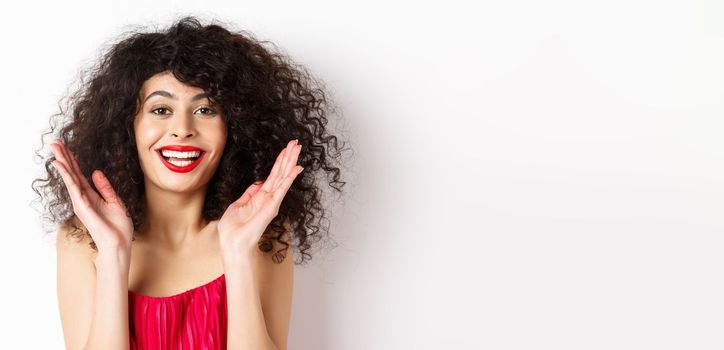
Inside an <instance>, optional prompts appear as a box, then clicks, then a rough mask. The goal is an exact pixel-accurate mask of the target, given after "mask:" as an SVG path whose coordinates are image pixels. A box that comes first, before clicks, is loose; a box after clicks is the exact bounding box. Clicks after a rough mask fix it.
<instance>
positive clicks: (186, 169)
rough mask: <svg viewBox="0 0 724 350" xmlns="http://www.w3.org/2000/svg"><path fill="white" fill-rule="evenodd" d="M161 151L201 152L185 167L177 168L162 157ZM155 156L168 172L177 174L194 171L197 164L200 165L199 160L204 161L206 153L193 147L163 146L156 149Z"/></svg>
mask: <svg viewBox="0 0 724 350" xmlns="http://www.w3.org/2000/svg"><path fill="white" fill-rule="evenodd" d="M161 150H169V151H177V152H190V151H201V155H199V157H198V158H196V160H195V161H194V162H193V163H191V164H189V165H186V166H178V165H175V164H171V163H169V162H168V161H167V160H166V158H164V157H163V155H162V154H161ZM156 154H158V158H159V159H161V163H163V165H165V166H166V167H167V168H168V169H169V170H171V171H174V172H177V173H187V172H189V171H191V170H194V168H196V167H197V166H198V165H199V164H201V160H203V159H204V156H205V155H206V151H204V150H203V149H201V148H198V147H194V146H184V145H168V146H163V147H160V148H157V149H156Z"/></svg>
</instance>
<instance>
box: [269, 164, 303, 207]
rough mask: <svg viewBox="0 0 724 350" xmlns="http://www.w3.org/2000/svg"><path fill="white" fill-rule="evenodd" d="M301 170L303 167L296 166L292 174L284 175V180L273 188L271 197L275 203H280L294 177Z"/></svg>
mask: <svg viewBox="0 0 724 350" xmlns="http://www.w3.org/2000/svg"><path fill="white" fill-rule="evenodd" d="M303 170H304V168H303V167H301V166H298V167H296V168H295V170H294V172H293V173H292V175H290V176H287V177H285V178H284V180H283V181H282V182H281V183H280V184H279V186H278V187H277V188H276V189H275V190H274V193H273V197H274V200H275V202H276V203H277V205H281V202H282V199H283V198H284V196H285V195H286V194H287V191H288V190H289V188H290V187H291V186H292V183H293V182H294V179H296V178H297V175H299V174H300V173H301V172H302V171H303Z"/></svg>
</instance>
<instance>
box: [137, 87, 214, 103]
mask: <svg viewBox="0 0 724 350" xmlns="http://www.w3.org/2000/svg"><path fill="white" fill-rule="evenodd" d="M156 95H158V96H164V97H168V98H172V99H174V100H178V97H177V96H176V95H174V94H172V93H170V92H168V91H164V90H157V91H154V92H152V93H150V94H148V96H146V99H145V100H143V103H146V101H148V99H149V98H151V97H153V96H156ZM206 97H209V95H208V94H207V93H205V92H202V93H200V94H197V95H196V96H194V97H192V98H191V101H196V100H200V99H202V98H206Z"/></svg>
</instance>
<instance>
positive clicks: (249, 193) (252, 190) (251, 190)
mask: <svg viewBox="0 0 724 350" xmlns="http://www.w3.org/2000/svg"><path fill="white" fill-rule="evenodd" d="M261 186H262V184H261V183H259V182H255V183H253V184H252V185H251V186H249V187H247V188H246V191H244V194H242V195H241V197H239V199H237V200H236V202H235V204H237V205H245V204H246V203H248V202H249V200H250V199H251V197H253V196H254V194H256V193H257V192H259V189H260V188H261Z"/></svg>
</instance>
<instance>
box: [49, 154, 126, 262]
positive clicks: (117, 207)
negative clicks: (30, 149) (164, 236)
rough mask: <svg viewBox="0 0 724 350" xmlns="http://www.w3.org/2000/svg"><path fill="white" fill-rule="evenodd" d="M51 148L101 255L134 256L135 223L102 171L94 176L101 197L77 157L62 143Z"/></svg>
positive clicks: (97, 171)
mask: <svg viewBox="0 0 724 350" xmlns="http://www.w3.org/2000/svg"><path fill="white" fill-rule="evenodd" d="M50 147H51V148H52V150H53V153H54V154H55V160H54V161H53V162H52V164H53V166H55V168H56V169H57V170H58V172H60V176H61V177H62V178H63V182H64V183H65V187H66V188H67V189H68V194H69V195H70V198H71V201H72V202H73V212H75V215H76V216H77V217H78V218H79V219H80V221H81V222H82V223H83V225H85V227H86V228H87V229H88V232H89V233H90V235H91V237H92V238H93V242H95V244H96V247H97V248H98V252H103V251H106V250H109V249H111V250H118V249H121V250H124V251H127V252H130V249H131V238H132V237H133V220H131V218H130V216H129V215H128V209H127V208H126V205H125V204H124V203H123V201H122V200H121V198H120V197H118V195H117V194H116V191H114V190H113V187H112V186H111V183H110V181H108V178H106V176H105V175H104V174H103V172H101V171H100V170H95V171H93V174H91V179H92V180H93V183H94V184H95V186H96V188H97V189H98V192H100V196H99V195H98V192H96V191H95V190H94V189H93V188H92V187H91V186H90V184H89V183H88V180H86V178H85V176H84V175H83V173H82V172H81V171H80V167H79V166H78V162H77V161H76V159H75V156H74V155H73V153H72V152H70V150H68V149H67V148H66V147H65V145H63V143H62V142H60V140H55V141H53V143H52V144H51V146H50ZM101 196H102V197H101Z"/></svg>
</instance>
